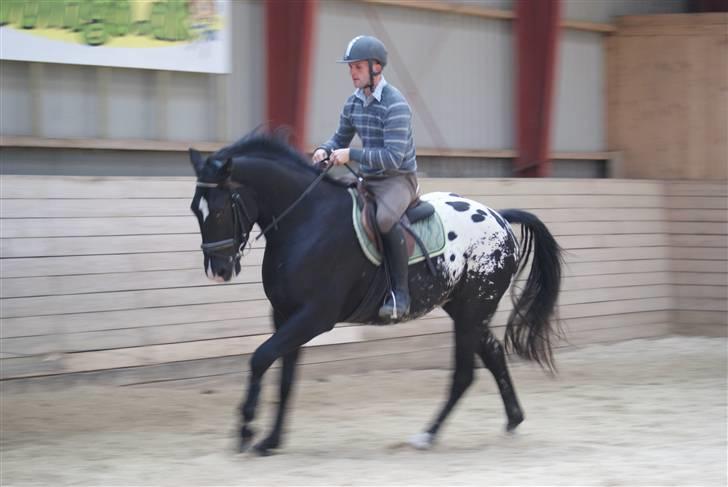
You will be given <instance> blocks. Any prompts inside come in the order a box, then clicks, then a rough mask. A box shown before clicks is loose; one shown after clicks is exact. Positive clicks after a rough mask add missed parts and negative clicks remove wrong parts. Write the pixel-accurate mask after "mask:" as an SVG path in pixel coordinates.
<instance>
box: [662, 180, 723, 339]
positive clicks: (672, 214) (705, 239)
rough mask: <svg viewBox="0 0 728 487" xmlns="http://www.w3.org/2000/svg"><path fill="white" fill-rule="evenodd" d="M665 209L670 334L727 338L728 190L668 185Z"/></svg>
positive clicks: (710, 185) (717, 185) (718, 185)
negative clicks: (672, 307) (671, 317)
mask: <svg viewBox="0 0 728 487" xmlns="http://www.w3.org/2000/svg"><path fill="white" fill-rule="evenodd" d="M666 188H667V195H668V198H667V208H668V220H669V232H670V246H671V248H672V250H671V254H672V259H671V266H672V267H671V270H672V276H673V284H674V286H675V288H674V296H675V318H674V325H675V328H674V330H675V331H676V332H678V333H703V334H709V335H715V334H721V335H725V333H726V329H727V328H728V308H727V304H728V185H726V183H724V182H720V183H708V182H701V183H691V182H685V181H682V182H670V183H667V184H666Z"/></svg>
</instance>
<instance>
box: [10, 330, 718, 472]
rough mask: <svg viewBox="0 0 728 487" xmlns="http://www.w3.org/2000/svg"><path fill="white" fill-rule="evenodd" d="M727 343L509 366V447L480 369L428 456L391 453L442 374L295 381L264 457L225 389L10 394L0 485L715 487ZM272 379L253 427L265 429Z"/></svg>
mask: <svg viewBox="0 0 728 487" xmlns="http://www.w3.org/2000/svg"><path fill="white" fill-rule="evenodd" d="M726 345H727V342H726V340H725V339H721V338H687V337H670V338H664V339H659V340H634V341H629V342H624V343H619V344H612V345H601V346H588V347H584V348H581V349H576V350H573V349H572V350H569V351H565V352H562V353H560V354H559V355H558V357H557V360H558V364H559V366H560V375H559V376H558V377H557V378H555V379H553V378H549V377H548V376H546V375H544V374H543V373H542V372H541V371H540V370H539V369H538V367H535V366H531V365H529V364H522V363H516V364H514V365H513V366H512V374H513V376H514V382H515V385H516V389H517V390H518V392H519V394H520V399H521V403H522V404H523V407H524V410H525V413H526V421H525V422H524V423H523V424H522V425H521V427H520V428H519V430H518V432H517V434H515V435H507V434H505V433H504V432H503V426H504V424H505V416H504V413H503V410H502V405H501V402H500V397H499V396H498V393H497V389H496V387H495V384H494V382H493V380H492V379H491V377H490V375H489V374H488V373H487V372H486V371H483V370H478V374H477V381H476V383H475V385H474V386H473V387H472V388H471V389H470V390H469V391H468V393H467V395H466V396H465V397H464V399H463V401H462V402H461V403H460V405H459V408H458V409H456V411H455V413H454V416H452V417H451V419H450V421H449V423H448V424H447V425H446V426H445V428H444V430H443V434H442V436H441V437H440V440H439V442H438V443H437V445H436V446H435V448H434V449H432V450H430V451H425V452H423V451H415V450H411V449H409V448H405V447H402V446H401V443H402V442H403V441H404V440H406V439H407V438H408V437H409V436H410V435H411V434H413V433H416V432H418V431H420V430H421V428H422V427H423V426H424V425H425V423H426V422H428V421H429V419H430V418H431V417H432V415H433V414H434V412H435V409H436V407H439V405H440V403H441V402H442V400H443V398H444V391H445V389H446V385H447V382H448V378H449V373H448V372H447V371H444V370H419V371H409V370H402V371H392V372H376V373H368V374H362V375H355V376H343V375H342V376H332V377H330V378H328V379H326V380H303V381H301V382H299V384H298V388H297V390H296V393H295V397H294V406H295V407H294V411H293V414H292V418H291V421H290V422H289V428H288V430H289V431H288V436H287V440H288V441H287V442H286V445H285V448H284V449H283V450H282V451H281V453H279V454H278V455H274V456H271V457H267V458H259V457H256V456H253V455H251V454H243V455H239V454H235V453H234V451H233V447H234V440H233V438H234V436H233V435H234V428H235V425H236V416H235V414H236V408H237V405H238V401H239V399H240V396H241V389H240V387H239V386H237V385H235V384H233V383H231V382H230V381H229V380H228V381H220V380H218V381H216V382H213V381H208V382H205V383H199V382H198V383H194V384H190V383H188V384H182V385H180V384H176V385H172V384H166V385H161V386H160V385H156V386H149V385H146V386H134V387H123V388H119V387H117V388H112V387H109V388H99V387H94V388H90V387H86V388H73V389H69V390H64V391H60V392H59V391H54V392H25V393H13V394H10V393H8V394H3V397H2V398H0V399H1V401H0V406H2V410H1V416H0V420H1V426H2V436H1V443H0V454H1V457H0V460H1V462H2V463H1V465H0V469H1V470H0V483H2V485H23V484H42V485H130V484H134V485H174V486H180V485H222V484H224V485H231V484H236V485H276V486H284V485H321V484H325V485H394V484H397V485H403V484H405V485H412V484H418V485H423V484H427V485H545V484H549V485H576V484H580V485H722V486H725V485H726V482H727V478H726V468H727V467H726V461H727V460H726V458H727V451H726ZM276 375H277V374H276ZM272 379H274V376H269V377H268V380H267V381H266V385H267V387H266V390H265V392H266V397H265V400H264V402H262V404H261V406H262V407H261V410H260V411H261V414H260V417H259V418H260V419H262V420H263V421H262V422H261V421H259V422H258V426H259V427H260V426H261V425H262V424H263V425H266V426H267V425H268V424H269V423H270V417H271V413H272V411H273V408H272V407H271V406H272V393H273V392H275V387H273V382H274V381H273V380H272Z"/></svg>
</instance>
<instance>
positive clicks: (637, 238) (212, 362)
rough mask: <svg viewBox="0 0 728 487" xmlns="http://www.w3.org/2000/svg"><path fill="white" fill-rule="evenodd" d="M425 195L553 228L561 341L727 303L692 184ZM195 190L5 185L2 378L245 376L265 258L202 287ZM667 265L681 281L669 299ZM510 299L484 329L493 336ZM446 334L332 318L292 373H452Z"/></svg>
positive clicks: (711, 233)
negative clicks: (562, 254)
mask: <svg viewBox="0 0 728 487" xmlns="http://www.w3.org/2000/svg"><path fill="white" fill-rule="evenodd" d="M421 185H422V187H423V190H424V191H434V190H447V191H454V192H457V193H459V194H462V195H465V196H467V197H470V198H473V199H476V200H479V201H482V202H484V203H485V204H487V205H489V206H491V207H493V208H496V209H497V208H523V209H529V210H531V211H533V212H535V213H536V214H538V215H539V216H540V217H541V218H542V219H543V220H544V221H545V222H546V223H547V224H548V226H549V228H550V229H551V230H552V232H553V233H554V234H555V235H556V236H557V239H558V241H559V243H560V244H561V245H562V246H563V247H564V248H565V249H566V250H567V253H566V261H567V267H566V279H565V280H564V283H563V292H562V294H561V297H560V307H559V313H560V316H561V318H562V319H563V321H564V327H565V330H566V332H567V340H568V341H566V342H562V343H561V346H575V345H579V344H584V343H593V342H600V341H611V340H619V339H628V338H634V337H649V336H659V335H663V334H665V333H669V332H671V331H675V330H674V328H673V326H674V325H673V322H674V319H673V318H674V314H675V312H674V310H675V306H676V304H675V303H676V301H675V300H676V299H677V302H678V304H679V305H680V306H681V307H683V308H684V309H683V311H684V312H683V313H681V314H680V315H679V317H680V320H681V326H682V331H685V329H686V327H688V326H689V325H690V323H691V321H692V320H697V321H699V322H700V323H714V322H720V319H723V317H724V315H725V312H724V311H725V300H723V302H722V305H721V304H720V303H717V299H714V301H716V303H714V304H713V306H715V307H716V309H714V310H712V312H711V313H710V316H708V317H706V316H703V315H702V314H696V313H703V311H697V310H703V309H704V306H703V304H704V303H703V301H700V300H701V299H702V294H701V293H702V292H703V290H705V292H709V293H711V294H710V295H711V296H714V297H715V296H718V295H721V294H720V293H721V292H722V293H725V275H726V274H725V267H726V259H725V252H726V244H725V240H726V231H725V227H726V223H725V202H726V201H725V189H724V188H722V189H721V188H719V187H718V186H719V185H714V184H713V185H710V184H708V185H706V186H705V188H706V191H709V192H712V193H713V194H711V195H709V196H704V195H703V186H701V185H700V184H697V183H692V184H690V185H682V186H681V185H673V186H670V190H669V191H668V190H667V189H666V186H665V183H664V182H659V181H624V180H513V179H506V180H496V179H480V180H479V179H425V180H422V181H421ZM721 191H722V192H721ZM192 192H193V181H192V180H191V179H187V178H167V179H164V178H154V179H152V178H146V179H144V178H135V179H134V178H80V177H52V178H45V177H33V176H2V177H0V196H1V198H2V199H1V200H0V203H1V205H0V218H1V220H0V222H1V223H2V231H1V235H0V236H1V238H0V255H1V257H2V259H1V260H0V275H1V278H2V279H1V281H0V284H1V289H0V298H1V301H0V305H1V306H0V317H1V318H2V327H1V328H0V365H1V366H0V377H1V378H2V379H4V380H6V381H8V380H15V379H18V378H29V377H38V378H40V377H46V378H48V377H54V376H58V375H60V376H62V377H77V378H83V377H86V378H90V377H103V378H104V379H103V380H116V381H117V382H119V383H129V382H134V381H137V382H138V381H145V380H168V379H178V378H191V377H200V376H205V375H217V374H234V373H240V372H241V371H243V370H244V369H245V367H246V366H247V360H245V359H244V357H241V355H245V354H249V353H251V352H252V351H253V350H254V349H255V347H256V346H257V345H258V344H260V343H261V342H262V341H263V340H264V339H265V337H266V336H268V333H269V330H270V325H269V317H268V313H269V310H268V305H267V302H266V301H265V298H264V295H263V292H262V288H261V284H260V263H261V260H262V253H263V249H262V247H261V245H260V244H258V245H256V246H254V247H253V249H252V251H251V252H250V254H249V255H247V256H246V257H245V258H244V261H243V264H244V270H243V272H242V274H241V275H240V276H239V277H238V278H237V279H236V280H235V281H234V282H232V283H229V284H224V285H214V284H211V283H210V282H209V281H208V280H207V279H206V278H205V276H204V273H203V270H202V265H201V264H202V258H201V254H200V251H199V234H198V230H197V226H196V221H195V219H194V217H193V216H192V215H191V213H190V212H189V209H188V206H189V202H190V199H191V196H192ZM721 195H722V196H721ZM721 215H722V216H721ZM693 221H694V222H697V223H693ZM700 222H705V223H700ZM716 222H717V226H716V225H715V224H716ZM671 228H672V230H671ZM716 232H717V233H716ZM721 232H722V233H721ZM672 246H677V248H678V253H677V256H678V260H675V261H672V260H671V255H672V254H671V252H672V248H671V247H672ZM696 248H699V249H700V251H701V252H702V253H701V255H700V256H697V257H696V256H695V254H693V251H694V250H695V249H696ZM705 252H707V254H706V253H705ZM716 263H717V264H716ZM714 264H716V265H717V266H719V267H716V266H715V265H714ZM686 266H687V267H686ZM693 266H694V267H693ZM720 266H722V267H720ZM716 269H719V272H717V273H716ZM721 269H722V270H721ZM673 271H677V272H679V273H681V274H680V276H681V277H680V279H681V280H680V283H681V285H680V286H678V288H677V289H678V291H679V293H680V294H679V295H678V296H675V295H674V292H673V290H674V282H673V280H672V275H673V274H672V272H673ZM721 272H722V273H721ZM721 279H723V280H722V281H721ZM683 284H684V285H685V286H691V287H690V288H689V289H688V288H687V287H683V286H682V285H683ZM695 293H698V294H700V296H695ZM722 296H723V297H724V294H722ZM508 301H509V300H504V302H503V304H502V309H501V310H500V311H499V312H498V314H497V316H496V317H495V319H494V322H493V325H494V326H495V327H497V328H499V330H500V331H501V332H502V326H503V324H504V322H505V317H506V315H507V312H508V310H509V309H510V303H509V302H508ZM721 306H722V307H721ZM718 308H720V309H718ZM721 310H722V313H723V314H722V315H721ZM450 327H451V324H450V320H449V319H448V318H446V317H445V315H444V313H443V312H442V311H436V312H433V313H431V314H430V315H428V316H426V317H424V318H422V319H420V320H418V321H416V322H413V323H408V324H401V325H397V326H391V327H367V326H356V325H347V324H341V325H339V326H337V328H335V329H334V330H333V331H332V332H330V333H328V334H326V335H324V336H321V337H319V338H317V339H316V340H315V341H314V342H312V344H311V346H309V347H308V348H307V352H306V353H305V354H304V357H303V363H304V364H308V367H307V368H308V369H309V370H316V369H321V370H323V369H326V370H337V371H346V370H351V371H356V370H365V369H368V368H373V367H396V366H398V367H409V366H428V365H447V364H449V361H450V353H449V352H448V351H449V350H450V348H451V339H450V338H451V337H450ZM104 371H105V373H104V374H101V373H99V372H104Z"/></svg>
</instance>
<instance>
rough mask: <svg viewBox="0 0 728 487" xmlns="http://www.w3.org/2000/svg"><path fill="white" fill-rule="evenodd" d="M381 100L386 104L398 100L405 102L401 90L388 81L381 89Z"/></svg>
mask: <svg viewBox="0 0 728 487" xmlns="http://www.w3.org/2000/svg"><path fill="white" fill-rule="evenodd" d="M382 100H383V101H384V102H385V104H387V105H391V104H392V103H398V102H404V103H407V99H406V98H405V97H404V95H403V94H402V92H401V91H399V90H398V89H397V88H395V87H394V86H392V85H391V84H389V83H387V85H386V86H385V87H384V89H383V90H382ZM407 105H409V103H407Z"/></svg>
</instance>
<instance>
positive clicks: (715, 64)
mask: <svg viewBox="0 0 728 487" xmlns="http://www.w3.org/2000/svg"><path fill="white" fill-rule="evenodd" d="M607 118H608V121H607V133H608V135H607V139H608V144H607V145H608V146H609V148H610V150H612V151H619V152H621V156H622V157H621V165H620V167H619V168H618V170H617V172H616V176H617V177H623V178H659V179H675V180H681V179H712V180H723V181H725V180H726V179H728V13H711V14H680V15H650V16H635V17H622V18H620V20H619V22H618V24H617V32H616V33H614V34H612V35H611V36H610V37H609V38H608V41H607Z"/></svg>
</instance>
